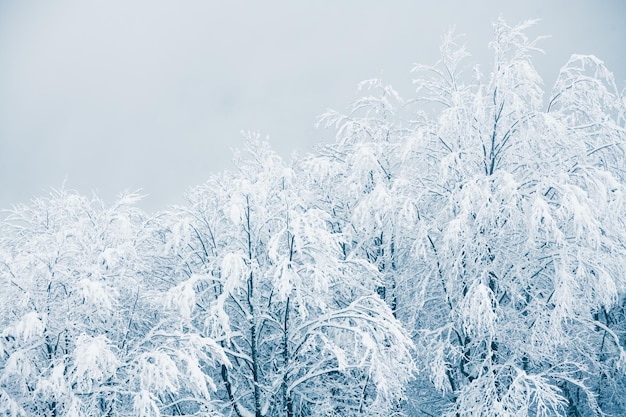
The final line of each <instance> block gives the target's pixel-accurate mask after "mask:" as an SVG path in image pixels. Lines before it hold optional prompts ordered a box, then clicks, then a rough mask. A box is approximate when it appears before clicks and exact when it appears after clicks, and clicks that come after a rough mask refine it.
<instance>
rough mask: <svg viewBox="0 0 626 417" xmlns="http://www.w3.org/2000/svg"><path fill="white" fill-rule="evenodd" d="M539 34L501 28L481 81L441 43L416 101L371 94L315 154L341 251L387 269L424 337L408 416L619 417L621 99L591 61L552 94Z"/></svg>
mask: <svg viewBox="0 0 626 417" xmlns="http://www.w3.org/2000/svg"><path fill="white" fill-rule="evenodd" d="M532 23H533V22H525V23H523V24H522V25H519V26H515V27H510V26H508V25H507V24H506V23H505V22H504V21H503V20H498V21H497V22H496V23H495V24H494V30H495V40H494V42H492V44H491V47H492V50H493V53H494V62H493V65H492V68H491V69H490V73H489V74H488V76H484V75H482V74H481V73H480V71H479V70H478V68H474V71H472V72H470V71H468V69H469V68H468V67H467V66H466V61H467V58H468V56H469V54H468V53H467V52H466V50H465V49H464V48H463V47H462V46H459V45H457V42H458V41H459V37H456V36H455V35H454V33H452V32H451V33H449V34H447V35H446V36H444V38H443V42H442V46H441V53H442V58H441V60H440V61H439V62H438V63H437V64H436V65H434V66H424V65H418V66H416V67H415V69H414V72H415V73H417V74H418V75H419V77H418V78H417V79H416V80H415V85H416V88H417V92H418V94H417V96H416V98H415V99H411V100H405V99H402V98H400V97H399V95H398V94H397V93H395V92H394V91H393V89H392V88H391V87H386V86H384V85H383V84H382V83H380V82H379V81H375V82H370V83H368V85H369V86H373V87H375V89H377V90H378V91H379V94H378V95H373V96H366V97H364V98H362V99H360V100H358V101H357V102H356V104H355V105H354V106H353V108H352V112H351V113H350V114H349V115H347V116H342V115H339V114H337V113H334V112H329V113H327V114H326V115H325V116H324V118H323V121H324V122H326V124H327V125H329V124H333V125H336V126H337V128H338V142H337V143H336V144H333V145H330V146H328V147H325V148H323V149H322V150H320V151H319V152H318V153H316V154H314V155H312V156H311V157H310V158H309V164H310V165H311V166H312V167H315V166H317V167H320V170H321V171H322V172H321V175H319V176H318V177H317V184H318V185H319V188H318V189H316V192H317V193H318V194H319V196H320V198H321V200H322V201H324V202H325V203H324V209H325V210H326V211H327V212H329V213H330V214H331V215H332V218H333V221H334V222H335V224H336V227H337V228H339V229H341V230H345V231H349V232H350V236H351V239H350V241H349V244H348V247H347V249H346V252H347V253H351V254H356V253H358V254H360V256H361V257H363V258H365V259H367V260H368V261H370V262H371V263H372V264H374V265H376V267H377V268H378V269H379V270H380V271H381V272H384V273H387V280H386V286H384V287H383V288H382V292H383V293H385V292H386V293H387V297H386V300H387V302H388V303H389V304H390V306H392V308H393V309H394V312H395V314H396V316H398V317H399V318H400V319H401V320H402V321H403V323H404V325H405V326H406V327H407V328H409V329H413V332H414V339H415V341H416V343H417V344H418V350H417V352H418V353H419V354H418V356H417V360H418V361H419V362H420V364H421V366H422V367H423V368H424V369H425V370H427V371H428V372H424V373H422V374H421V375H422V377H421V378H419V379H418V381H417V382H416V383H415V384H413V391H412V392H413V398H411V399H409V401H408V402H407V408H406V409H407V411H409V412H410V413H414V414H417V415H422V414H423V415H433V414H434V415H437V414H439V413H446V414H448V415H463V416H464V415H477V416H479V415H480V416H487V415H494V416H505V415H594V414H595V413H600V412H603V411H604V412H616V413H618V414H619V413H623V412H625V408H624V407H625V405H624V403H623V401H622V400H621V399H619V398H620V395H619V393H620V392H623V390H624V387H625V386H624V383H625V379H624V373H623V366H624V360H625V359H626V357H625V356H624V333H623V331H624V325H623V317H624V316H623V311H624V310H623V304H624V303H623V296H624V291H625V289H626V286H625V279H624V273H625V272H626V271H625V267H624V262H623V259H624V256H625V255H626V253H624V250H625V248H624V242H625V241H626V234H625V233H626V229H624V220H623V219H624V218H625V214H626V213H625V211H624V209H625V207H624V205H623V204H624V203H623V198H622V195H623V192H624V179H625V178H624V168H625V167H626V164H625V161H624V140H625V139H626V135H625V132H624V99H623V97H622V95H621V94H620V92H619V90H618V89H617V87H616V86H615V83H614V81H613V78H612V75H611V74H610V72H609V71H608V70H606V68H605V67H604V66H603V64H602V62H601V61H599V60H598V59H597V58H595V57H591V56H573V57H572V58H571V59H570V61H569V62H568V63H567V64H566V65H565V66H564V67H563V68H562V69H561V71H560V74H559V77H558V79H557V82H556V85H555V87H554V89H553V91H552V93H551V95H550V97H549V98H548V99H544V97H543V94H544V91H543V86H542V80H541V78H540V77H539V75H538V74H537V73H536V71H535V70H534V68H533V65H532V59H531V55H532V53H534V52H536V51H538V49H537V47H536V41H532V40H530V39H529V38H528V37H527V35H526V31H527V30H528V28H529V26H530V25H531V24H532ZM420 103H423V104H422V105H421V106H420ZM390 289H391V290H392V294H391V296H390V294H389V290H390ZM385 290H386V291H385ZM620 300H621V303H620ZM433 388H434V389H433ZM442 393H443V394H444V396H443V397H442V396H441V394H442ZM429 413H430V414H429Z"/></svg>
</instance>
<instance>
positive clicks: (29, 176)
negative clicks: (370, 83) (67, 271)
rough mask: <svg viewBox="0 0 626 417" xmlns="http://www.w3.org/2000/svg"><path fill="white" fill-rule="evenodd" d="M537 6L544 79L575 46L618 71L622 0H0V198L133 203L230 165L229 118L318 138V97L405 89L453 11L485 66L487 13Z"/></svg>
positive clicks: (155, 203)
mask: <svg viewBox="0 0 626 417" xmlns="http://www.w3.org/2000/svg"><path fill="white" fill-rule="evenodd" d="M499 15H502V16H504V18H505V19H506V20H507V21H508V22H509V23H511V24H513V23H517V22H519V21H522V20H525V19H529V18H541V19H543V20H542V21H541V22H540V23H539V24H538V25H537V26H536V27H535V29H534V33H535V34H549V35H552V37H551V38H550V39H547V40H545V41H543V43H542V46H543V48H544V49H545V51H546V52H547V55H546V56H539V57H538V58H537V60H536V61H535V63H536V65H537V68H538V70H539V71H540V73H541V75H542V76H543V77H544V80H545V81H546V86H547V87H548V88H550V87H551V84H552V82H553V81H554V79H555V77H556V74H557V72H558V69H559V68H560V66H562V65H563V64H564V63H565V62H566V60H567V58H568V57H569V56H570V55H571V54H572V53H582V54H595V55H597V56H598V57H599V58H601V59H603V60H604V61H605V62H606V63H607V65H608V67H609V68H610V69H611V70H612V71H613V72H614V73H615V75H616V78H617V81H618V85H620V86H621V87H623V86H625V85H626V82H625V81H626V48H625V46H624V44H625V41H626V25H624V20H625V18H626V1H620V0H586V1H583V0H553V1H548V0H526V1H514V2H507V1H501V0H500V1H495V0H493V1H471V2H470V1H461V0H436V1H409V0H405V1H385V2H383V1H373V0H372V1H369V0H352V1H348V0H344V1H338V0H317V1H305V0H290V1H287V0H265V1H262V2H260V1H258V2H256V1H251V0H250V1H242V0H234V1H217V0H210V1H209V0H185V1H173V0H170V1H165V0H134V1H128V0H107V1H98V2H96V1H89V2H86V1H78V0H76V1H70V0H58V1H49V2H42V1H35V0H21V1H18V0H15V1H9V0H0V207H10V206H11V205H13V204H16V203H20V202H27V201H28V200H29V199H30V198H32V197H33V196H38V195H43V194H46V193H47V192H48V189H49V188H48V187H50V186H53V187H57V188H58V187H60V186H61V185H62V184H63V181H64V179H65V178H67V181H66V187H67V188H73V189H77V190H79V191H80V192H82V193H85V194H90V193H91V190H97V191H98V192H99V194H100V195H101V196H103V197H104V198H105V199H106V200H108V201H111V200H112V199H113V197H114V195H115V194H117V193H118V192H119V191H122V190H124V189H127V188H129V189H137V188H143V192H144V193H146V194H148V197H147V198H146V199H145V201H144V203H143V207H144V208H147V209H148V210H156V209H160V208H164V207H165V206H166V205H168V204H171V203H176V202H180V201H182V200H181V199H182V194H183V193H184V191H185V190H186V189H187V188H188V187H190V186H193V185H197V184H200V183H202V182H203V181H205V180H206V179H207V178H208V177H209V175H211V174H212V173H215V172H217V171H219V170H222V169H225V168H228V167H229V164H230V159H231V151H230V148H232V147H239V146H241V144H242V143H243V138H242V136H241V134H240V131H241V130H253V131H260V132H261V133H262V134H263V135H265V134H268V135H269V136H270V142H271V143H272V144H273V146H274V147H275V149H276V150H277V151H278V152H279V153H281V154H282V155H284V156H288V155H289V154H290V153H291V152H292V151H294V150H300V151H306V150H307V149H309V148H310V147H311V146H312V145H313V144H314V143H316V142H319V141H321V140H328V139H329V138H330V136H331V135H330V133H329V132H321V131H316V130H315V129H314V128H313V125H314V123H315V121H316V117H317V116H318V115H319V114H321V113H322V112H323V111H324V110H325V109H326V108H335V109H338V110H342V109H344V108H345V107H346V106H347V105H348V104H349V103H350V102H351V101H352V100H354V99H355V98H356V95H355V88H356V84H357V83H358V82H359V81H361V80H364V79H368V78H372V77H382V78H383V79H384V80H386V81H387V82H389V83H391V84H392V85H394V87H396V88H397V89H398V90H400V92H402V93H403V94H404V95H407V96H408V95H409V94H410V91H411V84H410V74H409V71H410V69H411V67H412V66H413V64H414V63H416V62H419V63H432V62H434V61H435V60H436V58H437V49H438V44H439V39H440V37H441V35H442V34H443V33H444V32H445V31H446V30H447V28H448V27H449V26H451V25H456V27H457V31H458V32H460V33H465V34H466V35H467V36H466V41H467V44H468V47H469V50H470V52H471V53H472V55H473V56H474V59H475V61H476V62H477V63H484V67H485V68H488V64H489V62H490V59H491V58H490V56H489V54H488V48H487V44H488V42H489V41H490V40H491V33H492V28H491V23H490V22H491V21H492V20H493V19H495V18H497V17H498V16H499Z"/></svg>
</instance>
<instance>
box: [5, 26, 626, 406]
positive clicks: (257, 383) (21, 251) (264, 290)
mask: <svg viewBox="0 0 626 417" xmlns="http://www.w3.org/2000/svg"><path fill="white" fill-rule="evenodd" d="M533 23H534V22H524V23H522V24H520V25H517V26H509V25H508V24H507V23H506V22H504V21H503V20H502V19H500V20H497V21H496V22H495V23H494V40H493V42H492V43H491V45H490V47H491V50H492V52H493V62H492V63H491V64H490V65H489V66H487V67H486V68H487V70H483V68H482V67H479V66H473V67H472V66H471V65H470V63H469V62H470V58H471V57H470V55H469V53H468V52H467V51H466V50H465V48H464V47H463V45H462V44H461V42H462V37H459V36H457V35H455V34H454V33H453V32H450V33H447V34H446V35H444V37H443V38H442V44H441V58H440V60H439V61H438V62H436V63H435V64H434V65H416V66H415V68H413V71H412V74H413V76H414V77H415V79H414V85H415V93H414V94H413V96H412V97H410V98H404V97H402V96H401V95H400V94H399V93H398V92H397V91H395V90H394V89H393V88H392V87H391V86H388V85H386V84H385V83H384V82H383V81H382V80H378V79H374V80H369V81H366V82H364V83H362V84H361V85H360V89H362V91H363V92H364V95H363V97H362V98H361V99H359V100H357V101H356V102H355V103H354V105H353V106H352V107H351V108H350V110H349V112H348V114H340V113H338V112H334V111H329V112H327V113H326V114H324V115H323V116H322V117H321V118H320V125H321V126H325V127H332V128H334V129H336V132H337V133H336V135H337V139H336V141H335V142H334V143H332V144H328V145H323V146H319V147H318V148H317V149H316V150H315V151H314V152H312V153H310V154H308V155H306V156H303V157H298V158H294V159H293V160H291V161H288V162H285V161H283V160H281V158H279V157H278V156H277V155H276V154H275V153H274V152H273V151H272V150H271V149H270V148H269V145H268V144H267V143H265V142H263V141H261V140H259V137H258V135H250V137H249V138H248V143H247V145H246V147H245V148H244V149H242V150H241V151H238V152H237V153H236V154H235V167H234V169H232V170H231V171H227V172H223V173H221V174H218V175H214V176H212V177H211V178H210V179H209V180H208V181H207V182H206V183H205V184H203V185H200V186H198V187H196V188H193V189H192V190H190V191H189V192H188V194H187V203H186V204H185V205H182V206H176V207H171V208H169V209H167V210H164V211H161V212H159V213H155V214H152V215H149V214H147V213H144V212H142V211H141V210H139V209H138V208H136V207H135V205H134V204H135V202H136V201H137V199H138V198H140V197H139V196H136V195H133V194H122V195H121V196H120V198H119V200H118V201H116V202H115V203H114V204H113V205H107V204H105V203H104V202H102V201H101V200H100V199H98V198H97V197H94V198H91V199H90V198H86V197H84V196H81V195H79V194H77V193H75V192H72V191H67V190H61V191H58V192H57V191H55V192H53V193H51V195H50V196H48V197H45V198H38V199H35V200H33V201H32V202H31V204H29V205H21V206H17V207H14V208H13V209H12V210H10V211H8V212H7V214H6V216H5V218H4V219H3V220H2V221H1V222H0V294H1V295H0V297H1V300H2V302H0V415H3V416H12V417H13V416H15V417H17V416H31V415H41V416H65V415H67V416H102V415H106V416H128V415H134V416H142V417H152V416H170V415H189V416H192V415H193V416H237V417H252V416H254V417H266V416H267V417H270V416H286V417H296V416H357V415H362V416H394V415H398V416H400V415H406V416H596V415H603V414H607V415H623V414H626V396H625V395H624V394H625V393H626V352H625V350H624V349H625V347H626V315H625V313H626V261H625V259H626V246H625V245H626V224H625V221H626V198H625V197H626V159H625V153H624V152H625V145H626V131H625V128H626V99H625V97H624V92H623V91H620V90H619V88H618V87H617V85H616V83H615V81H614V79H613V76H612V74H611V73H610V71H608V70H607V69H606V68H605V67H604V64H603V63H602V61H600V60H599V59H598V58H596V57H593V56H582V55H574V56H572V57H571V58H570V60H569V61H568V62H566V63H565V65H564V66H563V67H562V68H561V70H560V72H559V74H558V77H557V80H556V83H555V85H554V87H553V88H552V89H551V90H550V91H545V90H544V87H543V81H542V79H541V77H540V76H539V74H538V73H537V72H536V70H535V69H534V67H533V55H534V54H536V53H538V52H541V51H540V49H539V48H538V42H537V41H538V40H534V39H530V38H529V37H528V35H527V30H528V28H529V26H530V25H532V24H533Z"/></svg>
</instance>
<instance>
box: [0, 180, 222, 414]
mask: <svg viewBox="0 0 626 417" xmlns="http://www.w3.org/2000/svg"><path fill="white" fill-rule="evenodd" d="M136 200H137V196H134V195H129V194H127V195H123V196H122V197H121V198H120V200H119V201H118V202H116V203H115V204H114V205H113V206H110V207H106V206H104V205H103V203H102V202H101V201H100V200H99V199H97V198H94V199H88V198H85V197H82V196H80V195H77V194H76V193H73V192H68V191H60V192H55V193H53V194H52V195H51V196H50V198H41V199H36V200H34V201H33V203H32V205H30V206H19V207H16V208H15V209H14V210H12V211H11V212H10V213H9V214H8V216H7V219H6V220H5V221H4V222H3V223H2V225H1V229H2V242H1V246H0V248H1V249H0V250H1V253H0V254H1V260H0V277H1V279H0V289H1V292H2V297H3V302H2V303H0V309H1V314H0V320H1V321H0V331H1V333H0V334H1V337H0V414H2V415H7V416H31V415H41V416H61V415H71V416H93V415H110V416H116V415H129V414H132V415H137V416H159V415H161V412H163V411H168V412H167V414H176V412H175V411H176V409H180V408H181V407H184V406H186V407H187V408H188V409H190V410H194V409H195V410H198V409H201V408H203V409H206V410H208V409H209V408H210V398H209V395H208V392H207V389H208V387H209V386H210V384H211V381H210V380H209V379H208V378H207V377H206V376H205V375H204V374H203V373H202V370H201V368H200V365H199V364H201V363H211V361H212V354H213V353H216V354H219V351H220V348H219V346H217V345H215V344H214V343H212V341H210V340H208V339H205V338H201V337H199V336H197V335H192V334H183V332H182V326H181V324H180V322H181V319H180V315H179V314H178V313H176V314H171V315H168V314H164V313H163V312H162V310H163V303H162V302H161V299H162V298H163V295H164V293H162V292H160V290H159V288H156V287H155V286H154V285H152V283H150V282H149V279H150V278H151V276H150V271H151V269H152V264H153V263H154V258H153V257H152V254H151V253H150V249H151V248H152V247H153V245H152V244H151V243H150V234H149V233H147V231H148V230H149V228H148V227H146V226H145V224H146V218H145V215H144V214H143V213H142V212H141V211H140V210H138V209H137V208H135V207H134V206H133V203H134V202H135V201H136ZM185 394H189V397H191V399H187V398H186V397H185ZM179 414H180V413H179Z"/></svg>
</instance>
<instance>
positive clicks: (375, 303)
mask: <svg viewBox="0 0 626 417" xmlns="http://www.w3.org/2000/svg"><path fill="white" fill-rule="evenodd" d="M237 167H238V170H237V171H236V172H232V173H226V174H223V175H221V176H217V177H214V178H212V179H211V180H209V182H208V183H206V184H205V185H204V186H201V187H198V188H196V189H194V190H193V191H192V192H191V193H190V194H189V205H188V206H187V207H184V208H180V209H179V210H177V211H175V212H173V213H172V214H173V221H172V224H171V225H170V226H169V227H168V229H167V231H168V233H169V234H170V235H171V236H170V238H169V239H168V241H169V242H170V246H171V248H172V249H171V250H172V253H173V254H174V255H175V256H176V257H178V258H179V259H180V267H179V268H180V282H179V283H178V285H177V286H176V287H175V289H174V291H177V292H180V293H183V292H185V293H186V294H188V298H185V300H186V303H187V304H185V306H184V307H182V308H185V309H186V311H187V312H188V313H189V317H190V323H193V325H194V326H195V327H196V328H197V329H199V331H201V332H203V333H202V334H203V335H205V336H206V337H212V338H215V339H216V340H219V341H220V342H221V345H222V347H223V348H224V350H225V352H226V354H227V357H228V359H229V363H230V365H231V366H229V365H228V364H223V365H222V367H221V370H219V372H217V373H216V375H217V376H215V377H214V378H215V379H217V378H221V382H222V389H221V395H222V398H223V401H224V404H225V405H224V407H226V409H229V410H230V411H229V413H232V414H234V415H237V416H240V417H248V416H253V415H254V416H257V417H260V416H279V415H280V416H289V417H292V416H303V415H329V416H330V415H343V416H349V415H357V414H363V413H365V414H367V415H389V413H390V412H391V411H392V407H394V406H395V405H396V404H397V403H398V400H399V399H400V398H401V397H402V393H403V389H404V385H405V383H406V382H407V380H408V379H409V378H410V377H411V375H412V372H413V369H414V365H413V359H412V356H411V347H412V342H411V340H410V338H409V337H408V336H407V334H406V333H405V331H404V330H403V329H402V327H401V325H400V323H399V322H398V321H397V320H396V319H395V318H394V317H393V315H392V313H391V311H390V309H389V308H388V307H387V305H386V304H385V303H384V302H383V300H381V299H380V297H379V296H378V295H377V294H376V293H375V292H374V291H373V290H372V288H374V284H373V283H374V282H376V281H377V280H378V279H379V274H378V272H377V270H376V269H374V268H372V267H371V266H370V265H369V264H368V263H367V262H364V261H363V260H361V259H358V258H355V257H351V256H346V254H345V253H344V252H343V251H342V245H343V240H344V238H345V236H344V235H343V234H341V233H337V232H335V231H333V229H332V224H331V223H332V222H331V219H330V217H329V215H328V214H327V213H325V212H324V211H322V210H320V209H318V208H317V207H316V196H315V195H311V193H310V192H309V190H308V187H307V182H308V178H307V175H306V173H305V172H304V171H302V170H301V169H299V168H298V167H297V166H292V167H290V166H285V165H284V164H283V163H282V162H281V160H280V159H279V158H278V157H277V156H276V155H275V154H274V153H273V152H271V151H269V149H267V145H265V144H263V143H261V142H258V141H251V142H250V143H249V147H248V148H247V150H246V154H245V155H244V154H240V155H239V156H238V161H237Z"/></svg>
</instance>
